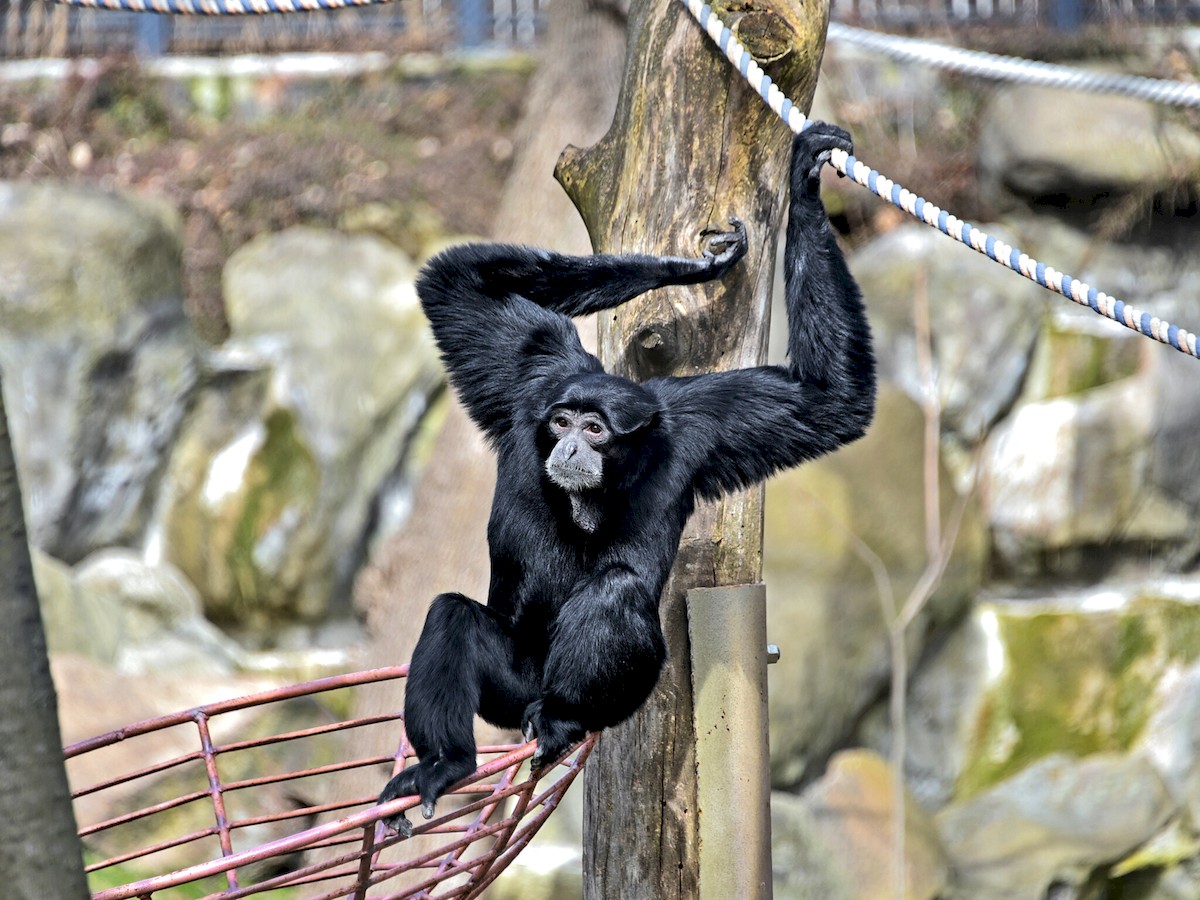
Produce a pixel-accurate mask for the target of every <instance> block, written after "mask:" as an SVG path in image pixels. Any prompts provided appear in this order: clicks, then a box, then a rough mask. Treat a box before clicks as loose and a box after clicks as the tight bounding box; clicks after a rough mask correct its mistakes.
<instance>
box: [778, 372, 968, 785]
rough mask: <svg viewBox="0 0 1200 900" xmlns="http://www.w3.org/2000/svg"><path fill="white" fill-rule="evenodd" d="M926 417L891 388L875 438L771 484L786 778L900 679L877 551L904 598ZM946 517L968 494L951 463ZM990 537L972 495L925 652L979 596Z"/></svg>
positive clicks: (918, 556)
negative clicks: (894, 673)
mask: <svg viewBox="0 0 1200 900" xmlns="http://www.w3.org/2000/svg"><path fill="white" fill-rule="evenodd" d="M923 427H924V423H923V417H922V415H921V413H920V411H919V410H918V409H917V408H916V406H915V405H914V404H913V402H912V401H911V400H910V399H909V398H908V397H906V396H905V395H904V394H902V393H901V392H899V391H898V390H895V389H894V388H886V387H885V388H884V389H883V390H882V392H881V394H880V398H879V410H878V414H877V417H876V421H875V422H874V424H873V425H872V426H871V428H870V430H869V431H868V433H867V436H866V437H865V438H863V439H862V440H861V441H858V442H856V443H854V444H851V445H850V446H848V447H846V448H844V449H842V450H839V451H838V452H837V453H835V454H833V455H831V456H829V457H826V458H823V459H821V460H818V461H816V462H813V463H809V464H808V465H805V466H802V467H800V468H798V469H795V470H792V471H790V472H788V473H786V474H784V475H783V476H781V477H779V478H776V479H773V480H772V481H771V483H770V484H769V485H768V488H767V502H766V538H765V548H764V568H765V573H766V582H767V585H768V591H767V604H768V605H767V629H768V635H769V637H770V639H771V640H772V641H773V642H775V643H777V644H779V645H780V647H781V649H782V658H781V659H780V661H779V662H778V663H777V664H775V665H773V666H771V667H770V668H769V670H768V672H769V679H770V717H771V756H772V762H771V770H772V781H773V783H774V785H775V786H776V787H791V786H795V785H798V784H801V783H803V782H804V781H806V780H809V779H811V777H812V776H813V774H814V773H815V772H817V771H819V769H820V767H821V766H822V765H823V763H824V761H825V759H826V758H827V757H828V756H829V754H830V753H831V752H832V751H833V750H834V749H835V748H836V747H838V746H839V745H840V744H841V742H842V741H843V740H844V739H845V737H846V736H847V734H848V733H849V732H850V730H851V729H852V728H853V727H854V725H855V723H856V722H857V721H858V719H859V717H860V716H861V715H862V713H863V711H864V710H865V709H866V708H867V706H868V705H869V704H870V703H872V702H873V701H874V700H875V698H876V697H877V696H878V695H879V692H880V691H881V690H882V689H883V688H884V686H885V685H886V684H887V683H888V679H889V677H890V665H889V642H888V628H887V624H886V623H887V620H886V619H885V617H884V613H883V601H882V599H881V597H880V593H879V591H880V584H879V582H878V581H877V580H876V572H877V571H878V570H877V568H874V567H873V566H874V565H875V563H876V561H878V563H879V564H880V565H882V567H883V569H884V570H885V571H886V582H887V587H888V589H889V591H890V592H891V594H892V595H893V596H894V597H895V598H896V604H897V606H899V605H901V604H902V603H903V602H904V600H905V599H906V598H907V596H908V595H909V593H910V591H911V590H912V589H913V587H914V586H915V585H916V583H917V581H918V579H919V578H920V576H921V574H922V572H923V570H924V568H925V565H926V554H925V538H924V533H923V530H922V529H921V528H919V527H913V525H912V523H913V522H920V521H922V520H923V517H924V492H923V491H924V489H923V474H922V469H923V450H922V446H923V443H922V442H923V438H922V434H923ZM941 501H942V510H941V511H942V520H943V521H948V520H949V519H950V518H951V511H952V510H953V509H954V508H955V507H956V505H957V504H958V502H959V500H958V497H957V496H956V495H955V492H954V490H953V488H952V487H951V485H950V478H949V476H948V474H947V473H946V472H945V471H944V470H943V472H942V478H941ZM984 548H985V538H984V533H983V530H982V525H981V521H980V518H979V516H978V515H977V513H976V510H975V507H974V504H973V503H971V504H969V505H968V507H967V510H966V513H965V515H964V516H963V520H962V524H961V527H960V529H959V533H958V538H957V542H956V544H955V548H954V552H953V556H952V559H951V561H950V564H949V565H948V566H947V569H946V572H945V575H944V577H943V578H942V580H941V583H940V585H939V587H938V588H937V590H936V591H935V592H934V594H933V596H932V597H931V598H930V599H929V601H928V602H927V604H926V605H925V608H924V611H923V612H922V613H921V614H920V615H919V616H918V617H917V621H916V622H915V623H914V624H913V626H912V627H911V628H910V629H909V647H908V649H909V653H910V655H912V656H914V657H915V656H916V655H917V654H919V653H920V652H921V649H922V647H923V646H924V643H925V641H926V640H927V639H930V638H931V637H932V636H934V635H936V634H938V633H939V631H940V629H942V627H943V626H945V624H946V623H947V622H950V621H952V620H954V619H955V618H956V617H957V616H958V615H959V614H960V613H961V612H962V610H963V609H964V608H965V606H966V605H967V604H968V603H969V602H970V600H971V598H972V597H973V595H974V593H975V590H976V589H977V587H978V585H979V583H980V579H981V577H982V570H983V563H984Z"/></svg>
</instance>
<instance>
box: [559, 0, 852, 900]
mask: <svg viewBox="0 0 1200 900" xmlns="http://www.w3.org/2000/svg"><path fill="white" fill-rule="evenodd" d="M713 7H714V9H715V10H716V12H717V14H718V15H719V16H720V17H721V18H722V20H723V21H724V22H725V24H726V25H727V26H729V27H730V28H731V29H732V30H733V31H734V33H735V34H736V35H737V36H738V38H739V40H741V41H742V43H743V44H744V45H745V46H746V47H747V49H748V50H749V51H750V52H751V53H752V54H753V55H754V57H755V58H756V59H757V60H758V61H759V62H760V64H762V65H763V67H764V68H765V69H766V70H767V72H768V73H769V74H770V75H771V77H772V78H773V79H774V80H775V82H776V83H777V84H778V85H779V87H780V88H781V89H782V90H783V91H784V93H786V94H787V95H788V96H790V97H791V98H792V99H793V101H794V102H796V103H797V104H798V105H799V106H800V107H801V108H802V109H807V108H808V106H809V104H810V103H811V102H812V94H813V90H814V89H815V87H816V79H817V70H818V69H819V67H820V62H821V56H822V53H823V51H824V41H825V30H826V26H827V24H828V12H829V6H828V0H814V2H811V3H808V4H802V3H800V2H799V0H750V2H745V0H718V2H715V3H713ZM629 18H630V21H629V32H628V41H627V55H626V66H625V76H624V81H623V84H622V88H621V96H620V99H619V101H618V105H617V113H616V116H615V118H614V121H613V125H612V128H611V129H610V130H609V132H608V134H607V135H606V136H605V137H604V138H603V139H601V141H600V142H599V143H597V144H596V145H595V146H593V147H592V148H590V149H588V150H578V149H576V148H568V149H567V151H565V152H564V154H563V156H562V159H561V160H560V163H559V168H558V172H557V174H558V177H559V180H560V182H561V183H562V184H563V187H564V188H565V189H566V191H567V193H568V194H569V195H570V197H571V199H572V200H573V201H574V202H575V204H576V206H577V207H578V208H579V210H580V212H581V214H582V215H583V218H584V222H585V223H586V225H587V228H588V233H589V235H590V236H591V239H592V244H593V246H594V248H595V250H597V251H598V252H599V251H639V252H646V253H664V254H676V255H696V254H698V253H699V252H701V250H702V248H703V244H704V231H705V229H707V228H710V227H713V228H725V227H727V220H728V218H729V216H731V215H737V216H739V217H741V218H742V219H743V221H745V222H746V225H747V228H748V230H749V234H750V250H749V252H748V253H747V255H746V258H745V259H744V261H743V262H742V263H741V264H740V265H739V266H737V267H736V268H735V269H734V271H733V272H732V273H731V274H730V275H729V276H727V277H726V278H725V279H724V280H723V281H722V282H721V283H717V284H709V285H703V286H700V287H696V288H689V289H669V290H663V291H657V292H655V293H653V294H651V295H647V296H646V297H644V298H642V299H640V300H638V301H635V302H634V303H630V304H627V305H626V306H624V307H622V308H621V309H620V310H617V311H615V313H613V314H609V315H606V316H604V317H603V318H602V320H601V327H600V355H601V358H602V360H603V361H604V363H605V368H606V369H608V370H609V371H611V372H615V373H618V374H623V375H627V376H629V377H631V378H633V379H635V380H641V379H645V378H648V377H652V376H656V375H665V374H693V373H696V372H703V371H710V370H714V369H730V368H740V367H743V366H750V365H758V364H761V363H763V362H764V361H765V359H766V342H767V331H768V326H769V321H768V316H769V308H770V307H769V301H770V292H771V284H772V279H773V274H774V261H775V243H776V237H777V235H778V232H779V226H780V220H781V217H782V214H783V199H784V196H785V194H786V187H787V177H786V176H787V170H788V163H789V158H790V143H791V141H790V132H789V131H788V130H787V128H786V126H784V125H783V123H782V122H780V121H779V120H778V119H777V118H776V117H775V115H774V114H773V113H772V112H771V111H770V110H769V109H767V107H766V105H765V104H764V103H762V101H761V100H760V99H759V98H758V97H756V96H755V95H754V93H753V91H752V90H751V89H750V88H749V87H748V86H747V85H746V84H745V82H744V81H743V80H742V78H741V76H740V75H739V74H738V73H737V71H736V70H735V69H733V67H732V66H730V65H729V63H728V62H727V61H726V60H725V58H724V56H722V55H721V54H720V52H719V51H718V50H717V49H716V47H715V46H714V45H713V44H712V43H711V42H710V41H709V39H708V38H707V37H706V36H705V35H704V34H703V32H702V31H701V29H700V28H699V26H698V25H697V24H696V22H695V21H694V20H693V19H692V18H691V16H690V15H689V14H688V13H687V11H686V10H685V9H683V8H682V6H681V5H680V4H679V3H678V2H676V0H634V2H633V4H632V6H631V9H630V16H629ZM735 414H736V411H735ZM761 575H762V490H761V488H758V489H754V490H750V491H746V492H743V493H740V494H736V495H732V496H729V497H727V498H725V499H723V500H721V501H719V502H717V503H712V504H705V505H703V506H701V508H699V509H698V510H697V512H696V514H695V516H694V517H693V519H692V522H691V524H690V525H689V527H688V529H687V531H686V532H685V534H684V538H683V541H682V542H681V545H680V552H679V557H678V560H677V562H676V566H675V569H674V571H673V573H672V576H671V578H670V580H669V582H668V583H667V586H666V589H665V591H664V593H663V599H662V620H663V628H664V632H665V634H666V638H667V645H668V652H669V656H670V658H669V662H668V665H667V668H666V669H665V671H664V672H663V675H662V677H661V679H660V680H659V683H658V686H657V687H656V689H655V691H654V693H653V695H652V696H651V698H650V700H649V701H648V702H647V703H646V704H645V706H643V707H642V709H641V710H639V711H638V713H637V714H635V715H634V716H633V718H632V719H630V720H629V721H628V722H626V723H624V724H623V725H621V726H620V727H618V728H614V729H610V730H608V731H607V732H605V734H604V736H603V737H602V739H601V740H600V743H599V747H598V749H597V751H596V752H595V753H594V754H593V756H592V758H591V760H590V761H589V762H588V765H587V767H586V770H585V790H586V812H585V819H584V826H585V838H584V896H585V897H586V898H594V900H606V898H611V897H638V898H679V900H693V898H696V897H698V896H699V884H698V872H699V862H698V861H699V850H700V848H699V837H698V816H699V810H698V809H697V803H696V763H695V734H694V728H693V723H692V683H691V671H690V657H689V647H688V629H687V620H686V611H685V607H684V597H685V595H686V593H687V591H688V590H689V589H690V588H693V587H706V586H719V585H736V584H749V583H754V582H757V581H759V580H760V579H761ZM747 649H748V650H749V651H751V652H761V648H747ZM709 814H717V815H719V814H720V811H719V810H711V811H709Z"/></svg>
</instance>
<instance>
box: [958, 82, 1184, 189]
mask: <svg viewBox="0 0 1200 900" xmlns="http://www.w3.org/2000/svg"><path fill="white" fill-rule="evenodd" d="M1081 134H1086V135H1087V136H1088V141H1089V142H1091V143H1092V144H1093V145H1094V146H1096V147H1103V148H1104V152H1103V153H1085V152H1080V145H1079V140H1078V135H1081ZM1197 164H1200V137H1197V135H1196V133H1195V132H1194V131H1193V130H1192V129H1190V128H1189V127H1188V126H1186V125H1185V124H1184V123H1183V122H1182V121H1180V120H1179V119H1178V118H1176V116H1175V114H1173V113H1171V112H1166V113H1164V112H1163V111H1162V110H1161V109H1160V108H1159V107H1157V106H1155V105H1154V104H1153V103H1148V102H1146V101H1143V100H1137V99H1133V98H1128V97H1116V96H1112V95H1107V94H1088V93H1081V92H1079V91H1066V90H1062V89H1057V88H1047V87H1039V86H1036V85H1028V84H1023V85H1004V86H1001V87H997V88H996V89H995V90H994V92H993V94H992V99H991V102H990V103H989V104H988V105H987V107H986V109H985V111H984V113H983V125H982V135H981V137H980V141H979V170H980V175H981V177H982V178H983V179H984V180H985V181H987V182H990V183H991V184H993V185H997V186H1002V187H1004V188H1006V189H1008V190H1010V191H1012V192H1014V193H1017V194H1019V195H1022V196H1025V197H1034V198H1038V197H1045V196H1047V195H1065V196H1068V197H1071V198H1076V199H1079V200H1083V201H1091V200H1094V199H1095V198H1096V197H1099V196H1105V195H1108V194H1110V193H1121V192H1132V191H1135V190H1138V189H1141V188H1147V187H1149V188H1157V187H1160V186H1161V185H1162V184H1163V183H1165V182H1167V181H1169V180H1170V179H1171V178H1172V177H1178V176H1179V175H1181V174H1182V173H1184V172H1188V171H1192V170H1194V169H1195V167H1196V166H1197Z"/></svg>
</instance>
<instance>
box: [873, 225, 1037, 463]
mask: <svg viewBox="0 0 1200 900" xmlns="http://www.w3.org/2000/svg"><path fill="white" fill-rule="evenodd" d="M985 230H988V232H989V233H990V234H995V235H996V236H997V237H1003V236H1004V235H1005V234H1006V233H1007V232H1006V230H1005V229H994V228H992V226H987V227H986V229H985ZM850 266H851V270H852V271H853V272H854V275H855V278H857V279H858V281H859V284H860V286H861V287H862V291H863V297H864V298H865V299H866V302H867V305H868V307H869V309H870V316H871V329H872V331H873V332H874V335H875V345H876V348H877V352H878V355H879V362H880V373H881V375H883V376H884V377H885V378H887V379H889V380H891V381H893V382H895V383H896V384H897V385H899V386H900V387H901V388H902V389H903V390H904V391H905V392H906V393H907V394H908V395H909V396H911V397H912V398H913V399H914V400H916V401H918V402H921V401H922V398H923V397H924V395H925V379H924V377H923V375H922V371H921V367H920V365H919V363H918V352H917V336H916V331H915V329H914V325H913V322H914V315H915V313H914V303H915V302H916V300H917V299H918V298H924V299H925V300H927V302H928V304H929V316H930V319H931V322H932V329H931V330H932V346H933V365H934V369H935V377H936V379H937V390H938V398H939V400H940V401H941V404H942V410H943V413H942V420H943V429H944V430H945V431H946V432H947V433H949V434H950V435H953V436H955V437H957V438H959V439H960V440H962V441H963V442H964V443H966V444H968V445H975V444H977V443H978V442H979V441H980V440H981V439H982V438H983V437H984V436H985V435H986V434H987V432H988V430H989V429H990V428H991V426H992V425H993V424H994V423H995V422H996V421H997V420H998V419H999V418H1000V417H1001V416H1002V415H1003V414H1004V413H1005V412H1007V410H1008V409H1009V407H1010V406H1011V405H1012V403H1013V401H1014V400H1015V399H1016V397H1017V395H1018V394H1019V392H1020V389H1021V384H1022V381H1023V379H1024V377H1025V373H1026V370H1027V369H1028V366H1029V362H1030V359H1031V357H1032V354H1033V349H1034V345H1035V341H1036V339H1037V336H1038V331H1039V326H1040V323H1041V318H1042V315H1043V311H1044V309H1045V297H1044V296H1043V295H1044V293H1045V289H1044V288H1041V287H1038V286H1037V285H1034V284H1032V283H1031V282H1029V281H1026V280H1025V279H1023V278H1020V277H1018V276H1015V275H1014V274H1013V273H1012V272H1009V271H1006V270H1005V269H1003V268H1002V267H1000V266H997V265H996V264H995V263H993V262H991V261H990V260H988V259H986V258H984V257H982V256H980V255H979V254H978V253H976V252H975V251H973V250H971V249H970V248H968V247H965V246H963V245H961V244H958V243H956V242H955V241H952V240H950V239H948V238H947V237H946V236H945V235H943V234H941V233H939V232H937V231H934V230H933V229H931V228H929V227H927V226H925V225H919V224H910V225H904V226H901V227H900V228H896V229H894V230H892V231H889V232H887V233H885V234H882V235H880V236H879V237H877V238H875V239H874V240H872V241H870V242H868V243H867V244H865V245H864V246H863V247H861V248H860V249H859V250H857V251H856V252H855V253H854V254H853V255H852V256H851V257H850Z"/></svg>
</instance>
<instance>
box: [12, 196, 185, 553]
mask: <svg viewBox="0 0 1200 900" xmlns="http://www.w3.org/2000/svg"><path fill="white" fill-rule="evenodd" d="M180 254H181V250H180V223H179V219H178V216H177V215H176V214H175V213H174V212H173V211H172V210H170V209H168V208H166V207H165V206H164V205H162V204H160V203H157V202H155V201H152V200H149V199H146V198H142V197H135V196H132V195H125V194H118V193H108V192H104V191H99V190H96V189H92V188H85V187H79V186H75V185H72V186H66V185H62V184H56V183H53V182H42V183H39V184H13V183H0V367H2V368H3V371H4V389H5V396H6V398H7V409H8V414H9V417H10V419H11V422H10V425H11V429H12V433H13V439H14V449H15V452H16V458H17V466H18V470H19V471H20V474H21V480H22V486H23V489H24V497H25V501H26V515H27V517H28V521H29V528H30V534H31V539H32V542H33V543H34V544H36V545H37V546H38V547H41V548H42V549H44V550H46V551H47V552H48V553H50V554H51V555H52V556H55V557H57V558H59V559H63V560H65V561H67V562H70V563H74V562H77V561H78V560H80V559H82V558H83V557H84V556H86V555H87V554H88V553H89V552H91V551H92V550H95V549H98V548H100V547H104V546H110V545H114V544H124V545H127V546H133V545H137V544H138V543H139V542H140V541H141V540H142V539H143V536H144V533H145V531H146V527H147V522H148V519H149V517H150V513H151V510H152V508H153V506H154V503H155V499H156V488H157V483H158V479H159V477H160V475H161V472H162V469H163V467H164V464H165V462H166V458H167V454H168V453H169V450H170V447H171V445H172V443H173V442H174V439H175V436H176V434H177V433H178V430H179V426H180V423H181V421H182V419H183V416H184V410H185V407H186V405H187V403H188V401H189V399H190V397H191V396H192V391H193V388H194V386H195V383H196V377H197V375H196V373H197V360H198V348H197V341H196V338H195V335H194V333H193V331H192V328H191V326H190V324H189V322H188V320H187V318H186V317H185V315H184V310H183V302H182V299H181V289H180V277H181V276H180Z"/></svg>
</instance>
